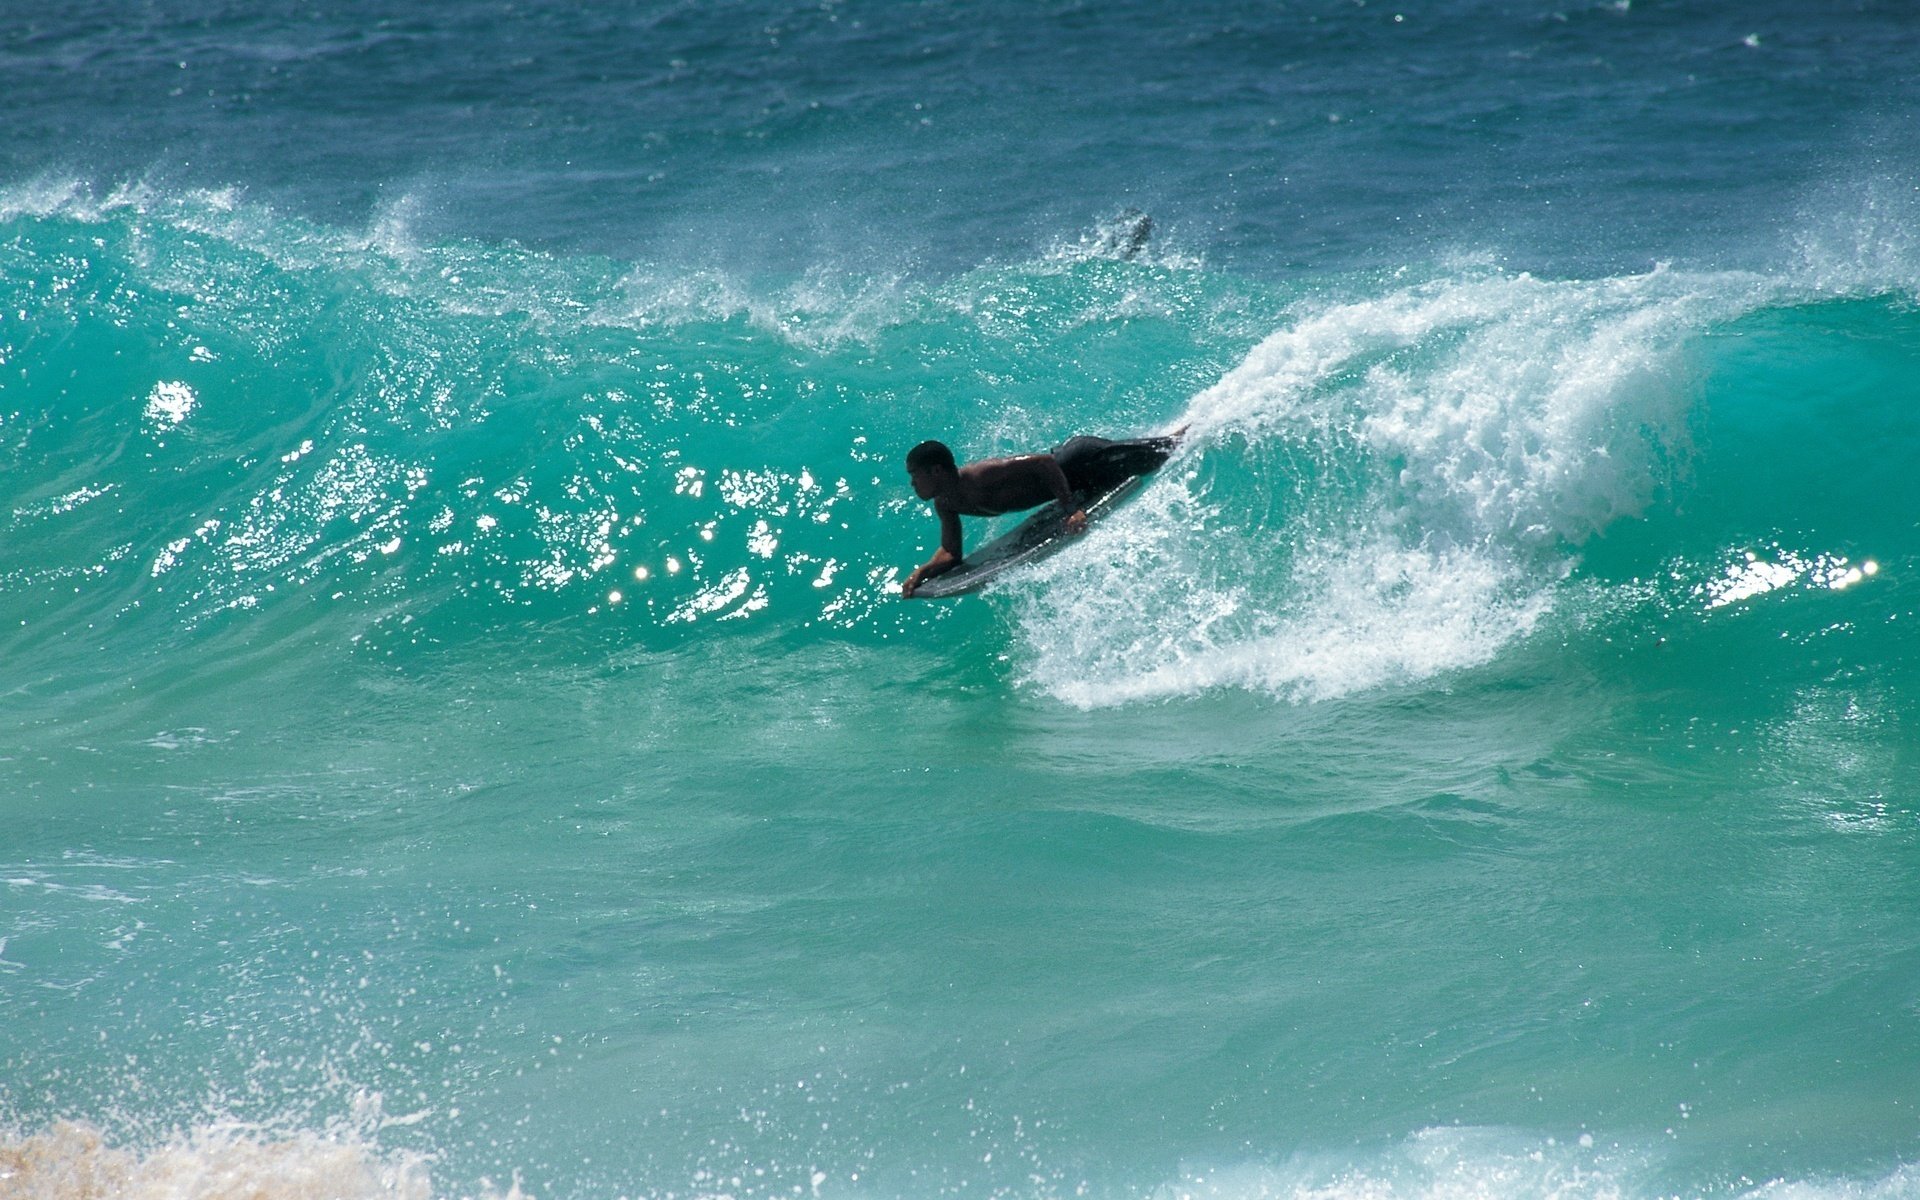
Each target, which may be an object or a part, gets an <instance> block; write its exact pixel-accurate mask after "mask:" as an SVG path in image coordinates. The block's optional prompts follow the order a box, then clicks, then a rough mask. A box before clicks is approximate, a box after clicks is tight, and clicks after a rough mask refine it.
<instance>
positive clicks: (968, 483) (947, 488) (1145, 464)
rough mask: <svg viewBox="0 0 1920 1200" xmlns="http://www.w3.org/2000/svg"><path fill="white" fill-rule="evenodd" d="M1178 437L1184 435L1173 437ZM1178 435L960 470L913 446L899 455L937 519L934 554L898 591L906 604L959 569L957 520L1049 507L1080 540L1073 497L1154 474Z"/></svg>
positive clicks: (931, 449) (1080, 514)
mask: <svg viewBox="0 0 1920 1200" xmlns="http://www.w3.org/2000/svg"><path fill="white" fill-rule="evenodd" d="M1181 432H1184V429H1183V430H1182V431H1181ZM1179 437H1180V433H1175V434H1173V435H1172V436H1171V437H1152V438H1139V439H1136V440H1134V441H1129V442H1114V441H1109V440H1107V439H1106V438H1097V437H1077V438H1072V439H1070V440H1068V441H1066V442H1065V443H1063V444H1062V445H1060V446H1059V447H1058V448H1056V449H1055V450H1054V452H1053V453H1051V454H1022V455H1018V456H1016V457H1013V458H986V459H981V460H980V461H979V462H973V463H968V464H967V465H966V466H961V465H959V464H958V463H956V462H955V461H954V458H953V451H952V450H949V449H948V448H947V447H946V446H945V445H944V444H943V443H941V442H921V443H920V444H919V445H918V446H915V447H914V448H913V449H912V450H909V451H907V475H908V477H909V478H911V479H912V480H913V491H914V494H915V495H916V496H919V497H920V498H921V499H922V500H931V501H933V511H934V512H935V513H936V514H938V515H939V517H940V548H939V549H938V550H936V551H934V553H933V557H932V558H930V559H928V560H927V561H926V562H925V563H923V564H921V565H920V566H919V567H917V568H915V570H914V572H913V574H911V575H909V576H907V581H906V582H905V583H903V584H901V585H900V594H901V595H902V596H911V595H913V593H914V592H915V591H916V590H918V589H919V587H920V585H921V584H922V583H925V582H926V581H927V580H929V579H932V578H933V577H934V576H935V575H944V574H946V573H947V572H948V571H951V570H953V569H954V568H955V567H957V566H959V565H960V559H961V557H962V553H963V551H962V538H961V532H960V518H961V517H963V516H967V517H997V516H1000V515H1001V514H1002V513H1010V512H1019V511H1020V510H1021V509H1026V508H1033V507H1034V506H1035V505H1040V504H1045V503H1046V502H1047V501H1049V500H1058V501H1059V502H1060V507H1062V508H1064V509H1067V510H1069V511H1068V516H1067V521H1066V525H1067V530H1068V532H1070V533H1085V532H1086V529H1087V512H1086V508H1085V507H1084V504H1083V502H1082V500H1081V496H1083V495H1085V494H1088V493H1092V492H1100V491H1105V490H1106V489H1108V488H1110V487H1112V486H1114V485H1115V484H1117V483H1119V482H1120V481H1121V480H1124V479H1127V478H1130V477H1132V476H1134V475H1144V474H1146V473H1147V472H1148V471H1153V470H1157V469H1158V468H1159V466H1160V464H1161V463H1163V462H1166V461H1167V456H1168V455H1169V454H1172V453H1173V447H1174V445H1175V444H1176V443H1177V442H1178V440H1179Z"/></svg>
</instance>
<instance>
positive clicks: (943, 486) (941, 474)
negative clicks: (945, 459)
mask: <svg viewBox="0 0 1920 1200" xmlns="http://www.w3.org/2000/svg"><path fill="white" fill-rule="evenodd" d="M952 475H953V472H951V471H947V470H943V469H942V468H940V467H927V468H925V469H923V470H919V471H909V472H907V476H908V478H910V479H912V480H913V494H914V495H916V496H918V497H920V498H921V499H922V500H931V499H933V498H934V497H935V496H938V495H939V494H940V493H941V492H944V491H946V490H947V485H948V481H949V479H950V478H951V477H952Z"/></svg>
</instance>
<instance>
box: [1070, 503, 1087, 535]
mask: <svg viewBox="0 0 1920 1200" xmlns="http://www.w3.org/2000/svg"><path fill="white" fill-rule="evenodd" d="M1086 531H1087V512H1086V510H1085V509H1081V510H1080V511H1079V512H1076V513H1074V514H1073V515H1072V516H1070V517H1068V518H1067V532H1068V533H1085V532H1086Z"/></svg>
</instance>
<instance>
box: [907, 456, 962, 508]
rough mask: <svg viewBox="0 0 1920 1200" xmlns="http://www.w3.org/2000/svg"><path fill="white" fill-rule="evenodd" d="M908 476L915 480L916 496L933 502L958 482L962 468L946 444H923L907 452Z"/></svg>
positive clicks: (914, 490) (914, 491)
mask: <svg viewBox="0 0 1920 1200" xmlns="http://www.w3.org/2000/svg"><path fill="white" fill-rule="evenodd" d="M907 474H908V476H910V477H911V478H912V479H913V493H914V495H916V496H918V497H920V498H921V499H922V500H931V499H933V498H934V497H935V496H938V495H939V494H940V493H942V492H944V491H946V490H947V489H948V488H950V487H952V486H953V485H954V483H955V482H957V481H958V479H959V475H960V467H959V465H958V464H957V463H955V462H954V461H953V451H951V450H949V449H947V446H946V443H944V442H921V443H920V444H919V445H918V446H915V447H914V448H913V449H911V450H909V451H907Z"/></svg>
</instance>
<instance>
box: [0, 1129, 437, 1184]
mask: <svg viewBox="0 0 1920 1200" xmlns="http://www.w3.org/2000/svg"><path fill="white" fill-rule="evenodd" d="M434 1194H435V1193H434V1191H433V1186H432V1183H431V1180H430V1178H429V1175H428V1172H427V1168H426V1164H425V1163H424V1162H422V1161H421V1160H420V1159H419V1158H417V1157H414V1156H407V1155H392V1156H383V1155H380V1154H378V1153H375V1152H374V1151H373V1150H372V1149H371V1148H370V1147H368V1146H367V1145H366V1144H365V1143H364V1142H361V1141H359V1140H358V1139H355V1138H351V1137H344V1138H343V1137H340V1136H337V1135H321V1134H311V1133H296V1134H285V1135H282V1134H272V1133H268V1132H266V1131H263V1130H260V1129H257V1128H254V1127H250V1126H246V1125H240V1124H226V1123H221V1124H210V1125H206V1126H202V1127H200V1128H198V1129H195V1130H192V1131H190V1132H187V1133H183V1134H180V1135H177V1136H175V1137H172V1138H169V1139H167V1140H165V1141H164V1142H162V1143H161V1144H159V1145H157V1146H153V1147H150V1148H146V1149H130V1148H126V1147H122V1146H115V1145H113V1144H111V1143H110V1142H109V1141H108V1140H107V1138H106V1137H105V1136H104V1135H103V1134H102V1133H101V1132H100V1131H99V1130H98V1129H96V1128H94V1127H93V1126H91V1125H87V1124H84V1123H81V1122H73V1121H62V1122H60V1123H58V1124H55V1125H53V1126H51V1127H50V1128H48V1129H45V1130H42V1131H40V1132H37V1133H32V1134H27V1135H23V1136H5V1135H0V1195H4V1196H6V1197H7V1198H8V1200H94V1198H96V1197H108V1196H111V1197H114V1198H115V1200H242V1198H246V1200H363V1198H364V1200H373V1198H376V1197H378V1198H382V1200H388V1198H391V1200H428V1198H429V1197H431V1196H433V1195H434Z"/></svg>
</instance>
